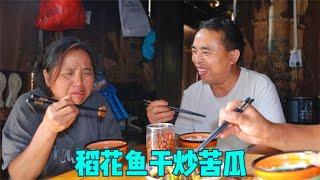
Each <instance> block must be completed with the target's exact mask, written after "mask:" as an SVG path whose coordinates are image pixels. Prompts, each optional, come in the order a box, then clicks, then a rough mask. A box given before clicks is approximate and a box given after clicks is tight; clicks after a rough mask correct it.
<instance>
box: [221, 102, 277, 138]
mask: <svg viewBox="0 0 320 180" xmlns="http://www.w3.org/2000/svg"><path fill="white" fill-rule="evenodd" d="M239 105H240V101H232V102H230V103H228V105H227V106H226V108H223V109H221V110H220V117H219V119H220V120H219V123H220V124H221V123H222V122H223V121H227V122H229V123H231V124H230V125H229V126H228V128H227V129H225V130H224V131H223V132H222V133H221V134H220V137H222V138H224V137H227V136H229V135H230V134H234V135H236V136H237V137H239V138H240V139H242V140H244V141H246V142H249V143H251V144H265V142H266V140H267V139H268V138H269V137H270V133H272V126H273V123H271V122H270V121H268V120H267V119H265V118H264V117H263V116H262V115H261V114H260V113H259V112H258V111H257V110H256V109H255V108H253V107H252V106H248V107H247V108H246V109H245V111H244V112H243V113H238V112H235V111H234V109H236V108H237V107H238V106H239Z"/></svg>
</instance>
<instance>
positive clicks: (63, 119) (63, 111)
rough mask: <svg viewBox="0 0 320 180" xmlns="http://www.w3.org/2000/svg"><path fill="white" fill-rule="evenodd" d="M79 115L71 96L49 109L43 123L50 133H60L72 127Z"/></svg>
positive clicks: (53, 104)
mask: <svg viewBox="0 0 320 180" xmlns="http://www.w3.org/2000/svg"><path fill="white" fill-rule="evenodd" d="M78 113H79V110H78V108H77V107H76V106H75V104H74V103H73V101H72V99H71V96H70V95H67V96H65V97H63V98H62V99H60V100H59V101H58V102H55V103H52V104H51V105H50V106H49V107H48V108H47V110H46V113H45V115H44V118H43V122H42V123H44V124H43V125H44V126H45V127H46V128H48V130H49V131H50V132H53V133H58V132H61V131H63V130H65V129H67V128H68V127H70V126H71V124H72V123H73V121H74V120H75V119H76V117H77V115H78Z"/></svg>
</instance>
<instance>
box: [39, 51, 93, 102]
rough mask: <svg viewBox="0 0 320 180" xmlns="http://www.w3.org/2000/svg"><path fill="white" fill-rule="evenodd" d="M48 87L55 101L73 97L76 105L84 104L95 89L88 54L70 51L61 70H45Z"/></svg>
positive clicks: (63, 61)
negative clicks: (68, 96) (67, 96)
mask: <svg viewBox="0 0 320 180" xmlns="http://www.w3.org/2000/svg"><path fill="white" fill-rule="evenodd" d="M43 73H44V77H45V81H46V84H47V86H48V87H49V88H50V90H51V91H52V93H53V95H54V96H53V97H54V98H55V99H58V100H59V99H61V98H63V97H64V96H66V95H68V94H69V95H71V97H72V100H73V102H74V103H75V104H82V103H83V102H84V101H85V100H86V99H87V98H88V97H89V95H90V93H91V92H92V89H93V82H94V72H93V67H92V63H91V60H90V57H89V55H88V53H87V52H86V51H84V50H81V49H75V50H70V51H69V52H67V54H65V56H64V58H63V60H62V64H61V68H60V70H59V69H58V68H57V67H56V68H54V69H53V71H52V72H50V73H47V72H46V70H44V72H43Z"/></svg>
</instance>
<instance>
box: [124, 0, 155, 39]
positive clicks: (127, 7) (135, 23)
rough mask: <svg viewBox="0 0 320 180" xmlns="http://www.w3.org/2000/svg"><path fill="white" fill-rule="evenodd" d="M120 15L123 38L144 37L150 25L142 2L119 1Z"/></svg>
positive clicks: (138, 0) (132, 0)
mask: <svg viewBox="0 0 320 180" xmlns="http://www.w3.org/2000/svg"><path fill="white" fill-rule="evenodd" d="M118 2H119V14H120V21H121V29H122V35H123V37H144V36H146V35H147V34H148V33H149V32H150V24H149V21H148V17H147V15H146V12H145V10H144V9H143V7H142V4H141V2H140V0H119V1H118Z"/></svg>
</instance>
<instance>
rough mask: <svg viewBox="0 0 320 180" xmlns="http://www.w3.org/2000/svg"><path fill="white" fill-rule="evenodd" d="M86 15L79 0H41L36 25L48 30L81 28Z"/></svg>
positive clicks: (84, 22)
mask: <svg viewBox="0 0 320 180" xmlns="http://www.w3.org/2000/svg"><path fill="white" fill-rule="evenodd" d="M85 24H86V16H85V12H84V9H83V6H82V4H81V1H80V0H41V1H40V9H39V15H38V17H37V19H36V26H37V27H38V28H40V29H44V30H48V31H63V30H67V29H82V28H83V27H84V26H85Z"/></svg>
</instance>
